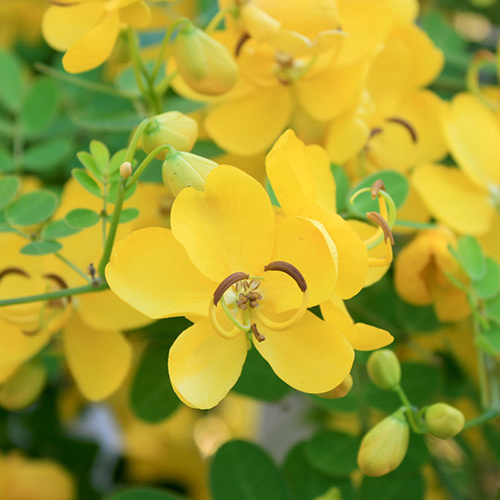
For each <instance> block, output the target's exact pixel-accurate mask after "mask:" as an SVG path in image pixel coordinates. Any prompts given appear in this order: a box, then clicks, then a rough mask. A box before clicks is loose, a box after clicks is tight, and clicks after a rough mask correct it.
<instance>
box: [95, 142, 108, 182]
mask: <svg viewBox="0 0 500 500" xmlns="http://www.w3.org/2000/svg"><path fill="white" fill-rule="evenodd" d="M90 153H91V154H92V158H94V162H95V164H96V167H97V168H98V169H99V171H100V172H101V173H102V174H105V173H106V172H107V171H108V163H109V151H108V148H107V147H106V146H105V145H104V144H103V143H102V142H100V141H92V142H91V143H90Z"/></svg>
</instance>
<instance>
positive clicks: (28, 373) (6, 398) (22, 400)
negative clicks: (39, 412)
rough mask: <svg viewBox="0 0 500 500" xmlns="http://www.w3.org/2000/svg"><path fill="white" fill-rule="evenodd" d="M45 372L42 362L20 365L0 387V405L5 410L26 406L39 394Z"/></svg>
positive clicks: (44, 379)
mask: <svg viewBox="0 0 500 500" xmlns="http://www.w3.org/2000/svg"><path fill="white" fill-rule="evenodd" d="M46 381H47V372H46V371H45V368H44V367H43V365H42V363H35V362H33V363H30V364H27V365H24V366H22V367H21V368H19V370H17V371H16V372H15V373H14V375H12V376H11V377H10V378H8V379H7V380H6V381H5V382H4V383H3V384H2V386H1V387H0V406H2V408H6V409H7V410H20V409H22V408H26V407H28V406H29V405H30V404H31V403H33V401H35V399H36V398H37V397H38V396H39V395H40V393H41V392H42V390H43V388H44V387H45V382H46Z"/></svg>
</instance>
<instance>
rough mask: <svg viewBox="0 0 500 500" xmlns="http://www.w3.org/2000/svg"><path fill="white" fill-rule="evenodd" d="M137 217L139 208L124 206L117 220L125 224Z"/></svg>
mask: <svg viewBox="0 0 500 500" xmlns="http://www.w3.org/2000/svg"><path fill="white" fill-rule="evenodd" d="M137 217H139V210H138V209H137V208H124V209H123V210H122V212H121V214H120V219H119V220H118V222H119V223H120V224H125V223H127V222H130V221H133V220H134V219H137Z"/></svg>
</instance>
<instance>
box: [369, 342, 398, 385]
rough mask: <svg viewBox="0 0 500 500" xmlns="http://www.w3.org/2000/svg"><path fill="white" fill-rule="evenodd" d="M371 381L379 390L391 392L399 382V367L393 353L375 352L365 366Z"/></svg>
mask: <svg viewBox="0 0 500 500" xmlns="http://www.w3.org/2000/svg"><path fill="white" fill-rule="evenodd" d="M366 368H367V370H368V375H369V376H370V379H371V381H372V382H373V383H374V384H375V385H376V386H377V387H379V388H380V389H384V390H385V391H391V390H393V389H395V388H396V386H397V385H398V384H399V382H400V381H401V365H400V364H399V360H398V358H397V356H396V355H395V354H394V352H393V351H391V350H390V349H381V350H379V351H375V352H374V353H373V354H372V355H371V356H370V359H369V360H368V363H367V365H366Z"/></svg>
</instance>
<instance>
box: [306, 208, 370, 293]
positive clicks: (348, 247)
mask: <svg viewBox="0 0 500 500" xmlns="http://www.w3.org/2000/svg"><path fill="white" fill-rule="evenodd" d="M300 215H302V216H303V217H307V218H309V219H312V220H316V221H319V222H320V223H321V224H322V225H323V227H324V228H325V229H326V231H327V232H328V234H329V235H330V237H331V238H332V240H333V242H334V243H335V247H336V249H337V254H338V278H337V286H336V288H335V292H336V293H337V294H338V295H339V296H340V297H342V298H343V299H350V298H351V297H353V296H354V295H356V294H357V293H358V292H359V291H360V290H361V289H362V288H363V286H364V284H365V281H366V278H367V273H368V252H367V250H366V246H365V244H364V243H363V241H362V239H361V238H360V237H359V236H358V235H357V234H356V232H355V231H354V230H353V229H352V228H351V227H350V225H349V224H348V223H347V222H346V221H345V220H344V219H343V218H342V217H341V216H340V215H338V214H336V213H333V212H327V211H326V210H324V209H322V208H320V207H309V208H307V209H304V210H301V211H300Z"/></svg>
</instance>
